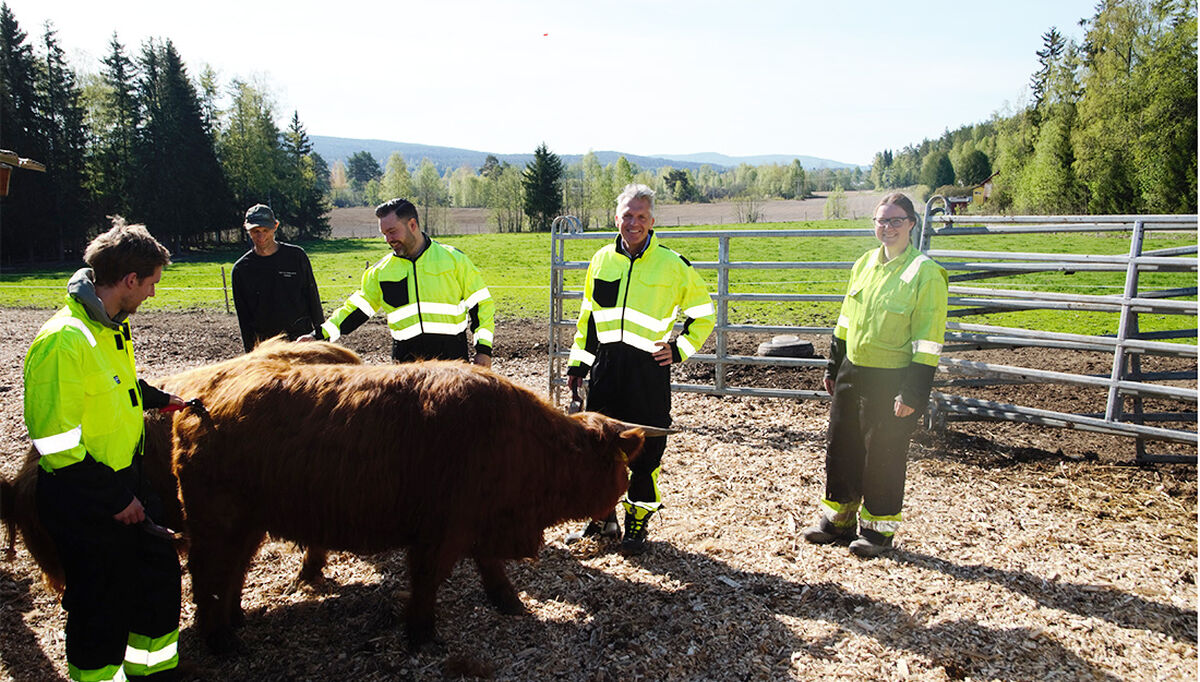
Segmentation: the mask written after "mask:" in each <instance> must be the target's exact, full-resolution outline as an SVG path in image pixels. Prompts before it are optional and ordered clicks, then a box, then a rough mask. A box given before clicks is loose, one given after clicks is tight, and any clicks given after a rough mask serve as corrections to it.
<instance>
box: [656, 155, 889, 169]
mask: <svg viewBox="0 0 1200 682" xmlns="http://www.w3.org/2000/svg"><path fill="white" fill-rule="evenodd" d="M656 158H661V159H669V160H671V161H681V162H682V161H686V162H689V163H707V164H709V165H711V166H725V167H729V168H732V167H733V166H736V165H738V164H742V163H748V164H750V165H751V166H761V165H763V164H767V163H775V164H779V165H787V164H790V163H791V162H792V160H793V159H800V165H801V166H804V168H805V169H806V170H813V169H817V168H854V167H855V166H857V165H859V164H855V163H842V162H841V161H831V160H829V159H822V158H818V157H816V156H802V155H800V154H763V155H759V156H726V155H724V154H718V153H716V152H700V153H699V154H658V155H657V157H656ZM864 167H865V166H864Z"/></svg>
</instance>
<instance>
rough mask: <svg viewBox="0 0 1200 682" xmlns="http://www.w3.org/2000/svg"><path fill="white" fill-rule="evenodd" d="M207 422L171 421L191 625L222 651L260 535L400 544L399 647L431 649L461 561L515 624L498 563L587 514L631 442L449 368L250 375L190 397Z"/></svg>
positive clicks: (600, 511)
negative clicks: (192, 601) (404, 610)
mask: <svg viewBox="0 0 1200 682" xmlns="http://www.w3.org/2000/svg"><path fill="white" fill-rule="evenodd" d="M199 395H200V397H201V398H202V399H203V401H204V403H205V405H206V406H207V407H208V412H209V415H208V416H205V415H200V414H194V413H187V414H184V415H181V416H180V417H178V418H176V420H175V431H174V433H175V447H176V450H175V472H176V475H177V477H178V480H179V485H180V492H181V495H182V499H183V503H184V508H185V509H186V514H187V527H188V529H189V533H190V535H191V550H190V556H189V569H190V571H191V574H192V586H193V587H192V591H193V594H194V595H195V598H196V600H197V611H196V617H197V622H198V625H199V628H200V631H201V633H202V634H203V635H204V636H206V638H208V641H209V643H210V645H213V646H216V647H218V648H221V647H223V646H227V645H230V644H232V643H233V642H231V641H230V638H231V637H232V633H231V631H230V630H229V627H230V625H231V624H232V622H231V620H232V619H233V618H235V617H236V613H237V606H238V605H237V603H236V601H235V600H236V597H237V596H238V595H239V594H240V590H241V584H242V582H243V581H244V578H245V569H246V567H247V565H248V563H249V560H250V557H251V556H253V553H254V551H255V550H256V548H257V547H258V545H259V543H260V542H261V540H262V538H263V535H264V533H271V534H272V535H275V536H278V537H283V538H287V539H289V540H293V541H296V542H300V543H302V544H308V545H316V546H320V547H327V548H330V549H338V550H348V551H354V552H377V551H380V550H385V549H391V548H396V547H401V546H406V547H408V548H409V570H410V573H411V575H412V583H413V584H412V602H411V604H410V606H409V613H408V635H409V638H410V640H411V641H412V642H414V643H417V644H419V643H422V642H424V641H426V640H428V639H429V638H430V637H432V636H433V619H434V615H433V612H434V602H435V595H436V590H437V587H438V585H439V584H440V583H441V582H442V581H443V580H444V579H445V578H446V576H447V575H448V574H449V572H450V570H451V569H452V568H453V566H454V564H455V563H456V562H457V561H458V560H459V559H460V558H463V557H472V558H474V559H475V561H476V565H477V566H478V568H479V570H480V574H481V576H482V578H483V584H484V589H485V592H486V593H487V595H488V597H489V598H490V599H491V601H492V602H493V603H494V604H496V605H497V606H499V607H500V608H501V610H502V611H505V612H520V611H521V610H522V607H521V604H520V600H519V599H518V598H517V595H516V591H515V590H514V589H513V587H512V585H511V583H509V581H508V578H507V576H506V575H505V574H504V568H503V561H504V560H506V559H513V558H518V557H532V556H535V555H536V553H537V551H538V548H539V547H540V545H541V542H542V533H543V531H544V529H545V528H547V527H549V526H551V525H554V524H556V523H559V522H561V521H564V520H567V519H578V518H586V517H593V516H603V515H604V514H606V513H607V512H608V511H609V510H611V509H612V507H613V506H614V505H615V503H616V502H617V500H618V499H619V498H620V496H621V495H622V494H623V493H624V491H625V489H626V487H627V485H628V478H627V475H628V474H627V457H632V456H636V454H637V453H638V452H640V450H641V445H642V433H641V431H640V430H636V429H635V430H630V429H628V427H627V426H626V425H623V424H621V423H620V422H616V421H613V420H610V419H608V418H606V417H603V416H601V415H599V414H594V413H582V414H578V415H574V416H572V417H568V416H566V415H563V414H562V413H560V412H558V411H557V410H555V409H554V408H553V407H551V406H550V405H549V404H548V403H547V402H546V401H545V400H543V399H542V398H540V397H538V396H536V395H535V394H533V393H532V392H531V391H528V390H527V389H524V388H522V387H520V386H518V385H516V384H514V383H513V382H511V381H509V380H507V379H505V378H503V377H501V376H499V375H497V374H495V373H493V372H491V371H489V370H485V369H481V368H477V367H474V366H471V365H467V364H465V363H459V362H428V363H414V364H406V365H390V366H382V367H380V366H365V365H360V366H346V365H339V366H321V365H317V366H299V365H291V364H288V363H284V362H270V361H268V362H260V363H255V364H253V365H252V366H247V367H244V368H242V370H241V371H239V372H238V373H237V374H236V375H229V376H226V377H223V378H222V379H221V380H220V381H215V382H212V383H210V384H209V386H208V387H206V388H204V389H202V390H200V392H199Z"/></svg>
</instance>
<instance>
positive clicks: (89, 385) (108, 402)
mask: <svg viewBox="0 0 1200 682" xmlns="http://www.w3.org/2000/svg"><path fill="white" fill-rule="evenodd" d="M125 384H126V382H124V381H122V382H120V383H117V380H116V379H114V378H113V373H109V372H103V371H95V372H92V373H90V374H88V375H87V376H85V377H84V379H83V392H84V394H85V395H86V396H87V400H88V402H89V403H91V404H93V405H96V406H104V407H101V408H100V409H97V410H85V411H84V419H85V421H86V422H87V423H85V424H84V425H83V426H84V429H85V431H86V432H87V433H88V434H89V435H92V436H99V435H104V434H108V433H112V432H113V431H116V429H117V424H118V422H119V420H117V419H113V418H112V414H113V412H112V410H113V409H114V408H118V407H123V406H124V405H127V404H129V400H130V398H129V389H132V388H134V387H133V386H126V385H125ZM134 395H137V393H136V392H135V393H134ZM93 414H94V415H103V418H100V419H88V416H89V415H93Z"/></svg>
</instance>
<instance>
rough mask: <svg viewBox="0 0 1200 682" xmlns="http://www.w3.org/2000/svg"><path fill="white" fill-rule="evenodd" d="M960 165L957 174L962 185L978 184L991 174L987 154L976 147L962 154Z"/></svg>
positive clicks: (990, 165)
mask: <svg viewBox="0 0 1200 682" xmlns="http://www.w3.org/2000/svg"><path fill="white" fill-rule="evenodd" d="M960 166H961V168H960V171H959V173H958V176H959V179H960V180H962V183H963V184H964V185H968V186H973V185H978V184H979V183H981V182H983V181H984V180H987V178H988V176H989V175H991V174H992V163H991V162H990V161H988V157H987V154H984V153H983V152H981V151H979V150H978V149H975V150H972V151H971V152H969V153H968V154H967V155H966V156H964V157H963V160H962V163H961V164H960Z"/></svg>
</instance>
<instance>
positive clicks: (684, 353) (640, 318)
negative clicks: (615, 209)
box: [567, 232, 716, 376]
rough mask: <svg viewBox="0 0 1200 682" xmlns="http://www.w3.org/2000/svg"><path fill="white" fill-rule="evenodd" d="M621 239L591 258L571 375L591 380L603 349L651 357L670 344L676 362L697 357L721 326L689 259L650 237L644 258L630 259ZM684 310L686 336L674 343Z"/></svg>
mask: <svg viewBox="0 0 1200 682" xmlns="http://www.w3.org/2000/svg"><path fill="white" fill-rule="evenodd" d="M620 242H621V238H620V237H619V236H618V237H617V238H616V240H615V241H614V242H613V243H612V244H608V245H607V246H604V247H603V248H601V249H600V250H599V251H597V252H596V254H595V255H594V256H592V260H591V262H590V263H589V264H588V270H587V276H586V278H585V281H584V298H583V303H582V305H581V306H580V310H579V321H578V323H577V325H576V326H577V329H576V333H575V342H574V344H573V345H572V347H571V356H570V361H569V362H568V369H567V372H568V374H572V375H574V376H586V375H587V373H588V371H589V370H590V369H591V367H592V365H593V364H594V363H595V361H596V352H597V350H599V348H600V346H602V345H604V344H609V343H624V344H627V345H630V346H633V347H634V348H637V349H639V350H642V351H645V352H646V353H654V352H655V351H656V350H657V347H656V346H655V343H656V342H658V341H666V342H668V343H669V344H670V345H671V352H672V357H673V359H674V361H675V362H682V361H684V360H687V359H688V357H690V356H691V355H692V354H694V353H695V352H696V351H697V350H698V349H699V348H700V346H702V345H703V344H704V340H705V339H707V338H708V335H709V334H710V333H712V330H713V327H715V326H716V312H715V310H714V309H713V304H712V299H711V298H709V295H708V290H707V288H706V287H705V286H704V280H702V279H701V278H700V274H699V273H697V272H696V269H695V268H693V267H692V264H691V263H689V262H688V260H687V259H686V258H684V257H683V256H681V255H679V254H678V253H676V252H674V251H672V250H671V249H669V248H667V247H665V246H663V245H662V244H659V243H658V235H656V234H654V233H653V232H651V233H650V237H649V243H648V244H646V247H645V248H644V249H643V250H642V253H641V254H639V255H637V256H634V257H632V258H630V257H629V255H628V254H626V253H625V251H624V249H623V248H621V246H620ZM681 309H682V310H683V314H684V316H685V317H686V318H687V319H686V321H685V323H684V326H683V331H682V332H681V333H680V334H679V336H678V337H677V338H675V339H674V340H673V341H669V339H670V336H671V330H672V327H673V326H674V324H675V317H676V315H677V314H678V313H679V311H680V310H681Z"/></svg>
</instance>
